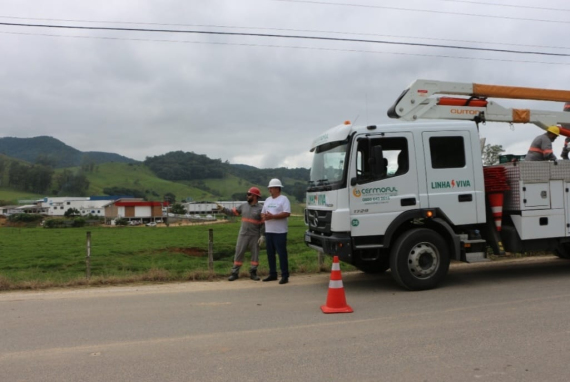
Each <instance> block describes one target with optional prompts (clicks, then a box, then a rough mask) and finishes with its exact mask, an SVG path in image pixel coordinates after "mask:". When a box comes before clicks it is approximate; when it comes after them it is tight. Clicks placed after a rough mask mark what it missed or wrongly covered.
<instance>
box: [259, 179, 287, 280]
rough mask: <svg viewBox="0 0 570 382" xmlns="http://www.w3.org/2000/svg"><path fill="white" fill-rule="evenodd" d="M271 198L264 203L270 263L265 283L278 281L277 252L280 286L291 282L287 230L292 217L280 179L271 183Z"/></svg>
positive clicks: (269, 186) (263, 211)
mask: <svg viewBox="0 0 570 382" xmlns="http://www.w3.org/2000/svg"><path fill="white" fill-rule="evenodd" d="M267 187H268V188H269V193H270V194H271V196H270V197H269V198H267V199H266V200H265V202H264V203H263V210H262V215H261V216H262V217H263V220H264V221H265V239H266V242H267V262H268V263H269V276H267V277H266V278H264V279H263V281H273V280H277V263H276V258H275V252H277V254H278V255H279V266H280V268H281V280H279V284H287V283H288V282H289V260H288V258H287V230H288V226H287V223H288V221H287V220H288V219H287V218H288V217H289V215H291V204H290V203H289V199H287V197H286V196H285V195H281V188H283V184H281V181H280V180H279V179H271V180H270V181H269V185H268V186H267Z"/></svg>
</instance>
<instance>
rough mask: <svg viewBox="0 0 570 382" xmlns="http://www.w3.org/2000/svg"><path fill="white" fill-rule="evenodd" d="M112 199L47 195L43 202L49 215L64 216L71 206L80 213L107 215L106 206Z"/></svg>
mask: <svg viewBox="0 0 570 382" xmlns="http://www.w3.org/2000/svg"><path fill="white" fill-rule="evenodd" d="M112 202H113V201H112V200H91V199H90V198H88V197H70V196H63V197H45V198H44V199H43V201H42V203H41V205H42V207H43V208H44V209H45V210H46V215H48V216H63V215H64V214H65V212H66V211H67V210H68V209H70V208H75V209H76V210H78V211H79V213H80V215H89V214H91V215H94V216H105V206H106V205H108V204H110V203H112Z"/></svg>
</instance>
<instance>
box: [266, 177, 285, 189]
mask: <svg viewBox="0 0 570 382" xmlns="http://www.w3.org/2000/svg"><path fill="white" fill-rule="evenodd" d="M269 187H279V188H283V185H282V184H281V181H280V180H279V179H271V180H270V181H269V186H267V188H269Z"/></svg>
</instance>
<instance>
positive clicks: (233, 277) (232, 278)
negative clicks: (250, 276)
mask: <svg viewBox="0 0 570 382" xmlns="http://www.w3.org/2000/svg"><path fill="white" fill-rule="evenodd" d="M237 279H239V274H238V273H237V272H236V273H232V274H231V275H230V277H228V281H234V280H237Z"/></svg>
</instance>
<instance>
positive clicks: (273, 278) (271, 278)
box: [263, 275, 277, 281]
mask: <svg viewBox="0 0 570 382" xmlns="http://www.w3.org/2000/svg"><path fill="white" fill-rule="evenodd" d="M275 280H277V276H271V275H269V276H267V277H266V278H264V279H263V281H275Z"/></svg>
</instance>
